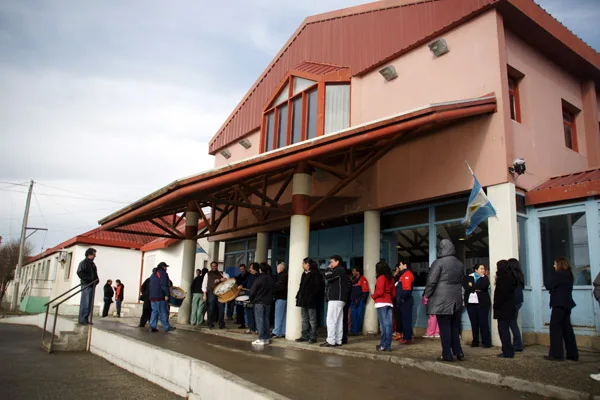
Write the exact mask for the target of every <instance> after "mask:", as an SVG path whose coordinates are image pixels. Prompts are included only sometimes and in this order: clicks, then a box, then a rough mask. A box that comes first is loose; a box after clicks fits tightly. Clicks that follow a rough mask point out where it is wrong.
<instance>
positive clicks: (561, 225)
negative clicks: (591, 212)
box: [540, 212, 592, 285]
mask: <svg viewBox="0 0 600 400" xmlns="http://www.w3.org/2000/svg"><path fill="white" fill-rule="evenodd" d="M540 229H541V235H542V263H543V266H542V268H543V271H544V282H547V281H548V278H549V277H550V275H551V274H552V271H553V269H554V267H553V265H554V260H556V259H557V258H558V257H566V258H567V260H569V263H570V264H571V268H572V270H573V275H574V277H575V285H591V284H592V282H591V274H590V248H589V242H588V235H587V219H586V215H585V213H584V212H579V213H573V214H566V215H556V216H552V217H545V218H540Z"/></svg>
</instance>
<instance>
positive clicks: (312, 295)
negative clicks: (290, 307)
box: [296, 269, 324, 308]
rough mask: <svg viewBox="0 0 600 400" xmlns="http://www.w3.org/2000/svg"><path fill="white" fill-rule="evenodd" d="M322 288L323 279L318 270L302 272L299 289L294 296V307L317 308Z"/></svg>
mask: <svg viewBox="0 0 600 400" xmlns="http://www.w3.org/2000/svg"><path fill="white" fill-rule="evenodd" d="M323 286H324V282H323V277H322V276H321V273H320V272H319V270H317V269H315V270H310V271H309V272H303V273H302V278H301V279H300V288H299V289H298V293H297V294H296V306H298V307H306V308H317V307H318V306H319V298H320V295H321V291H322V290H323Z"/></svg>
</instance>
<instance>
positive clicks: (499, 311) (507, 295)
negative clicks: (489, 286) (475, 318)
mask: <svg viewBox="0 0 600 400" xmlns="http://www.w3.org/2000/svg"><path fill="white" fill-rule="evenodd" d="M516 288H517V281H516V279H515V278H514V276H512V275H500V276H497V277H496V288H495V289H494V319H498V320H502V321H510V320H512V319H513V318H514V317H515V311H516V308H515V289H516Z"/></svg>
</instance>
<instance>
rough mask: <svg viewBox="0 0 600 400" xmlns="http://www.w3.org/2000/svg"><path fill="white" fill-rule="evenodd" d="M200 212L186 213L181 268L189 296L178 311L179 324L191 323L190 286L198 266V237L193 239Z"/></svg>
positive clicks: (185, 288) (184, 285)
mask: <svg viewBox="0 0 600 400" xmlns="http://www.w3.org/2000/svg"><path fill="white" fill-rule="evenodd" d="M199 216H200V214H198V212H196V211H187V212H186V213H185V230H186V237H187V239H185V240H184V241H183V265H182V268H181V280H180V282H181V288H182V289H183V290H185V291H186V292H188V293H187V296H186V297H185V300H184V301H183V303H182V304H181V307H179V311H178V313H177V323H178V324H189V323H190V312H191V304H192V294H191V293H190V292H189V291H190V286H192V281H193V280H194V269H195V268H196V246H197V242H196V239H191V237H193V236H195V235H196V233H197V232H198V217H199Z"/></svg>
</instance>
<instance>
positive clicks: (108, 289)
mask: <svg viewBox="0 0 600 400" xmlns="http://www.w3.org/2000/svg"><path fill="white" fill-rule="evenodd" d="M114 294H115V292H114V290H113V288H112V286H110V285H109V284H108V283H107V284H106V285H104V300H110V301H111V303H112V298H113V295H114Z"/></svg>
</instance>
